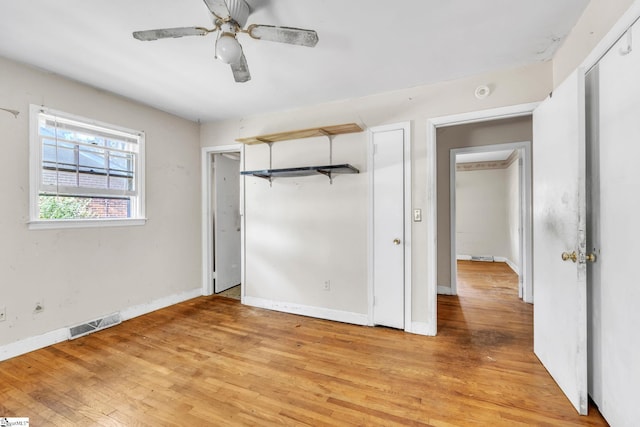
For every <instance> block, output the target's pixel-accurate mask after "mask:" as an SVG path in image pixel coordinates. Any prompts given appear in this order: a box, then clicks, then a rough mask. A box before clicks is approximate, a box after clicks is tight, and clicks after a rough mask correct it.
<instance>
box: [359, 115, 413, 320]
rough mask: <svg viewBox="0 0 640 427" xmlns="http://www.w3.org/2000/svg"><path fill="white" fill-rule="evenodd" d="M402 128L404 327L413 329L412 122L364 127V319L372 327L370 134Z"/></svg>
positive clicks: (371, 149)
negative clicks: (366, 187) (366, 186)
mask: <svg viewBox="0 0 640 427" xmlns="http://www.w3.org/2000/svg"><path fill="white" fill-rule="evenodd" d="M393 130H402V131H403V135H404V139H403V146H404V164H403V169H404V206H403V208H404V213H403V218H404V220H403V229H404V230H403V236H402V242H403V248H404V330H405V331H406V332H413V330H414V328H413V325H412V321H411V319H412V317H411V230H412V228H411V218H412V217H411V206H412V205H411V122H401V123H395V124H390V125H382V126H374V127H370V128H368V129H367V171H369V208H368V211H369V212H368V217H369V218H368V225H367V235H368V241H369V244H368V245H367V260H368V280H367V282H368V283H367V306H368V310H367V322H368V325H369V326H373V325H374V323H373V308H374V307H373V244H372V243H373V241H374V239H373V191H374V188H373V165H374V163H373V153H374V151H373V150H374V148H373V135H374V133H377V132H389V131H393Z"/></svg>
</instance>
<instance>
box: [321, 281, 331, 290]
mask: <svg viewBox="0 0 640 427" xmlns="http://www.w3.org/2000/svg"><path fill="white" fill-rule="evenodd" d="M322 289H324V290H325V291H330V290H331V280H325V281H324V285H323V287H322Z"/></svg>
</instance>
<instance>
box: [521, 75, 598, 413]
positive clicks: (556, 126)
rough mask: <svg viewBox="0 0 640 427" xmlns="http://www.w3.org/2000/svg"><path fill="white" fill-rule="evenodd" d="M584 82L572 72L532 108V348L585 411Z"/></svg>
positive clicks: (569, 395)
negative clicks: (551, 92)
mask: <svg viewBox="0 0 640 427" xmlns="http://www.w3.org/2000/svg"><path fill="white" fill-rule="evenodd" d="M584 92H585V84H584V71H583V70H581V69H579V70H577V71H575V72H574V73H573V74H572V75H571V76H570V77H569V78H567V80H566V81H564V82H563V83H562V84H561V85H560V86H559V87H558V88H557V89H556V90H555V91H554V92H553V94H552V95H550V97H549V98H547V99H546V100H545V101H544V102H543V103H542V104H541V105H540V106H539V107H538V108H537V109H536V110H535V111H534V113H533V248H534V249H533V283H534V286H533V293H534V310H533V313H534V316H533V329H534V333H533V340H534V352H535V354H536V355H537V356H538V358H539V359H540V361H541V362H542V364H543V365H544V366H545V368H546V369H547V370H548V371H549V373H550V374H551V376H552V377H553V379H554V380H555V381H556V382H557V383H558V385H559V386H560V388H561V389H562V391H563V392H564V393H565V395H566V396H567V397H568V398H569V400H570V401H571V403H572V404H573V406H574V407H575V408H576V410H577V411H578V412H579V413H580V414H587V410H588V400H587V315H586V313H587V288H586V266H585V263H586V254H585V249H586V243H585V216H586V201H585V132H586V130H585V96H584Z"/></svg>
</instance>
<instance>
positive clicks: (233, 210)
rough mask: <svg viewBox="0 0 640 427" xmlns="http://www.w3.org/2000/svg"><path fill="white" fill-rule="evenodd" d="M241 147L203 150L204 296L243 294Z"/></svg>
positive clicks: (241, 295) (229, 146)
mask: <svg viewBox="0 0 640 427" xmlns="http://www.w3.org/2000/svg"><path fill="white" fill-rule="evenodd" d="M242 151H243V148H242V146H241V145H240V144H237V145H228V146H220V147H206V148H203V150H202V183H203V184H202V188H203V194H202V203H203V215H202V217H203V218H202V221H203V223H202V230H203V285H202V287H203V290H202V293H203V295H212V294H214V293H216V294H217V293H221V292H224V291H227V290H228V289H230V288H234V287H235V286H240V292H239V294H240V299H242V298H243V296H244V292H243V289H242V282H243V277H244V256H243V253H244V243H243V242H244V226H243V221H244V216H243V206H244V203H243V197H242V195H243V194H244V188H243V183H242V180H241V179H240V170H241V169H242V167H243V166H242V165H243V155H242Z"/></svg>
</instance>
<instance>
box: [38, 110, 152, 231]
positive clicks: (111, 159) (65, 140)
mask: <svg viewBox="0 0 640 427" xmlns="http://www.w3.org/2000/svg"><path fill="white" fill-rule="evenodd" d="M30 208H31V221H30V227H31V228H50V227H56V228H57V227H78V226H81V227H85V226H103V225H126V224H131V225H138V224H142V223H144V133H143V132H139V131H133V130H129V129H124V128H121V127H118V126H113V125H108V124H105V123H98V122H96V121H94V120H89V119H85V118H82V117H77V116H72V115H70V114H67V113H62V112H60V111H54V110H51V109H48V108H45V107H41V106H37V105H32V106H31V206H30Z"/></svg>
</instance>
